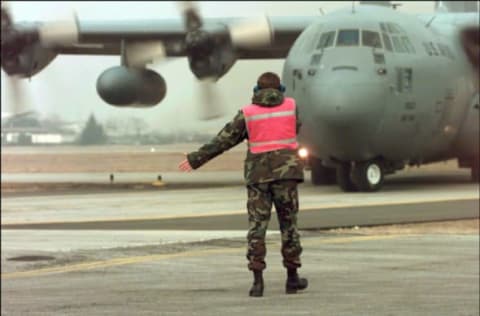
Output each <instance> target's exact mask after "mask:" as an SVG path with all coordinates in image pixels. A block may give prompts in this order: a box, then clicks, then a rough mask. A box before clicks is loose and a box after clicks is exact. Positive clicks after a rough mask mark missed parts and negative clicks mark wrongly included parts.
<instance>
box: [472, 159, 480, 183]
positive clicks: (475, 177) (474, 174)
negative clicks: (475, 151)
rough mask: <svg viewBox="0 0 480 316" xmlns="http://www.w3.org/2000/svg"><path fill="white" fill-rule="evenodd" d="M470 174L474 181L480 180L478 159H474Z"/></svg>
mask: <svg viewBox="0 0 480 316" xmlns="http://www.w3.org/2000/svg"><path fill="white" fill-rule="evenodd" d="M470 175H471V177H472V181H473V182H480V179H479V178H480V168H479V161H478V159H474V160H473V162H472V167H471V168H470Z"/></svg>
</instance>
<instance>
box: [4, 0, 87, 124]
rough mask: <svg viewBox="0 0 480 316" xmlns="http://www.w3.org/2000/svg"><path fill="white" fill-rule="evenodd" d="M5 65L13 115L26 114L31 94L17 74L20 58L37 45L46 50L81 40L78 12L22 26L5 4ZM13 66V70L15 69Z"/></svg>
mask: <svg viewBox="0 0 480 316" xmlns="http://www.w3.org/2000/svg"><path fill="white" fill-rule="evenodd" d="M1 26H2V29H1V63H2V68H3V69H4V70H5V72H6V73H7V75H8V76H7V80H6V84H7V87H8V91H10V92H11V98H10V103H11V104H10V107H11V110H12V112H13V113H12V114H13V115H18V114H22V113H25V112H26V111H28V110H29V109H30V105H29V102H27V98H26V95H27V93H26V92H27V91H25V89H24V87H23V86H22V82H21V79H20V76H19V74H15V73H14V72H13V71H14V70H12V69H15V65H16V63H18V62H19V60H18V55H19V54H20V53H21V52H22V51H23V50H24V49H25V48H26V47H27V46H28V45H31V44H33V43H36V42H38V43H40V44H41V45H42V46H44V47H55V46H57V45H65V44H72V43H74V42H77V41H78V19H77V15H76V13H75V12H72V14H71V15H70V16H67V17H65V18H61V19H59V20H57V21H54V22H45V23H43V24H40V25H38V26H35V27H33V26H29V27H18V26H16V25H14V24H13V19H12V14H11V9H10V6H9V4H8V3H7V2H6V1H2V3H1ZM12 65H13V67H11V66H12Z"/></svg>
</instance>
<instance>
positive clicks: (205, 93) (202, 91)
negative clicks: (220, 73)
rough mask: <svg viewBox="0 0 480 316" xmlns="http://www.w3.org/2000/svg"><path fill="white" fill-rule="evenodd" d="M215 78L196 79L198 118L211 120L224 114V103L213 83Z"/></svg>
mask: <svg viewBox="0 0 480 316" xmlns="http://www.w3.org/2000/svg"><path fill="white" fill-rule="evenodd" d="M215 81H216V79H215V78H205V79H202V80H199V81H198V89H199V96H200V107H199V110H198V118H199V119H200V120H202V121H207V120H213V119H216V118H219V117H222V116H224V115H225V110H224V109H225V104H224V103H223V102H222V101H223V100H222V98H221V96H220V93H219V91H218V89H217V85H216V84H215Z"/></svg>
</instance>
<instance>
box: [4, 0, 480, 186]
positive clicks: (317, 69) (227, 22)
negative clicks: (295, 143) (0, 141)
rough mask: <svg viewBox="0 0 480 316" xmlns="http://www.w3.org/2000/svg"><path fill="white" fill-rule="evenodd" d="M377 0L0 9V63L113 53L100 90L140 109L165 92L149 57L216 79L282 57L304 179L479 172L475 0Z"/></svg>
mask: <svg viewBox="0 0 480 316" xmlns="http://www.w3.org/2000/svg"><path fill="white" fill-rule="evenodd" d="M369 2H372V1H369ZM380 4H381V5H378V4H377V5H372V4H361V5H355V3H352V5H348V6H347V7H346V8H345V9H342V10H338V11H335V12H332V13H328V14H324V15H322V16H309V17H270V18H266V17H265V19H261V20H255V21H249V20H245V19H240V18H223V19H202V18H201V16H200V14H199V12H198V10H197V9H196V7H195V5H194V4H192V3H183V5H184V6H183V9H182V16H183V22H182V21H179V20H158V21H128V22H126V21H124V22H121V21H120V22H117V21H115V22H114V21H112V22H101V23H100V22H93V21H80V20H79V19H78V18H73V19H71V20H67V21H63V22H62V21H59V22H50V23H43V24H39V23H22V24H20V23H14V22H13V21H12V19H11V17H10V14H9V12H8V10H7V9H5V8H3V7H2V47H1V48H2V51H1V53H2V68H3V69H4V71H5V72H6V73H7V74H8V75H10V76H20V77H24V78H27V77H31V76H33V75H35V74H36V73H38V72H40V71H41V70H42V69H44V68H45V67H46V66H47V65H48V64H49V63H50V62H51V61H52V60H53V59H54V58H55V56H57V55H58V54H78V55H120V56H121V65H119V66H116V67H113V68H110V69H107V70H105V72H104V73H102V74H101V75H100V76H99V78H98V81H97V91H98V94H99V95H100V97H101V98H102V99H103V100H104V101H105V102H107V103H109V104H111V105H113V106H119V107H124V106H133V107H145V106H154V105H156V104H158V103H160V102H161V100H162V99H163V98H164V96H165V94H166V83H165V80H163V78H162V76H161V75H160V74H158V73H157V72H155V71H153V70H151V69H148V68H147V67H146V65H147V64H149V63H152V62H155V61H156V60H158V59H162V58H166V57H182V56H186V57H187V58H188V60H189V66H190V69H191V71H192V72H193V74H194V75H195V76H196V77H197V78H198V79H201V80H209V81H211V82H215V81H216V80H218V79H220V78H221V77H222V76H224V75H225V74H227V73H228V71H229V70H230V69H231V67H232V66H233V65H234V64H235V62H236V60H238V59H271V58H285V59H286V60H285V64H284V70H283V79H282V80H283V81H284V84H285V85H286V87H287V92H286V93H287V95H289V96H292V97H294V98H295V99H296V100H297V104H298V107H299V110H300V111H299V112H300V116H301V119H302V121H303V128H302V132H301V135H300V137H299V139H300V141H301V143H302V145H303V146H304V147H306V148H308V150H309V152H310V165H311V169H312V182H313V183H314V184H329V183H334V182H336V183H338V185H339V186H340V187H341V188H342V189H343V190H344V191H376V190H379V189H380V188H381V187H382V184H383V179H384V176H385V175H388V174H391V173H394V172H395V171H397V170H401V169H403V168H404V167H405V166H406V165H421V164H426V163H431V162H435V161H442V160H447V159H453V158H457V159H458V162H459V166H460V167H468V168H471V173H472V179H473V180H476V181H478V178H479V146H478V143H479V105H478V103H479V100H478V98H479V97H478V95H479V89H478V81H476V76H475V72H474V71H473V70H472V68H471V67H470V65H469V62H468V57H467V56H466V54H465V52H464V50H463V48H462V45H461V43H460V32H461V31H462V30H463V29H464V28H466V27H471V26H478V23H479V22H478V21H479V14H478V2H475V4H476V12H459V13H452V12H449V10H448V9H449V6H448V5H446V6H442V7H441V8H443V9H444V11H446V12H441V10H437V11H436V12H435V13H434V14H431V15H419V16H413V15H408V14H404V13H401V12H399V11H397V10H395V5H391V4H390V3H389V2H388V1H386V2H383V3H380ZM438 7H439V8H440V6H438ZM445 8H446V9H447V10H445ZM209 114H212V115H213V116H214V115H215V114H216V113H215V111H213V110H212V111H210V113H209Z"/></svg>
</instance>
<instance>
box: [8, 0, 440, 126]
mask: <svg viewBox="0 0 480 316" xmlns="http://www.w3.org/2000/svg"><path fill="white" fill-rule="evenodd" d="M394 3H401V4H402V6H400V8H399V11H404V12H409V13H430V12H433V7H434V4H433V2H431V1H419V2H408V1H394ZM9 5H10V8H11V11H12V14H13V18H14V20H15V21H30V20H32V21H34V20H50V19H54V18H56V17H58V16H60V15H62V14H65V13H67V12H68V10H70V9H74V10H75V11H76V12H77V14H78V17H79V19H80V20H82V19H88V20H105V21H107V20H118V19H121V20H128V19H162V18H163V19H164V18H175V17H178V9H177V4H176V3H175V2H140V1H139V2H100V1H98V2H97V1H95V2H86V1H85V2H84V1H82V2H70V1H66V2H37V1H35V2H23V1H22V2H10V3H9ZM351 5H352V3H351V2H333V1H322V2H320V1H319V2H293V1H292V2H284V1H279V2H274V1H273V2H256V1H252V2H243V1H242V2H207V1H205V2H198V6H199V8H200V11H201V13H202V15H203V16H204V17H219V16H227V17H228V16H260V15H263V14H267V15H270V16H287V15H297V16H305V15H320V11H319V8H322V9H323V11H325V12H326V13H328V12H331V11H334V10H336V9H339V8H341V7H345V6H351ZM54 12H55V13H54ZM119 61H120V60H119V57H105V56H104V57H98V56H58V57H57V58H56V59H55V60H54V61H53V62H52V63H51V64H50V65H49V66H48V67H47V68H46V69H44V70H43V71H42V72H41V73H40V74H38V75H36V76H34V77H33V78H32V79H31V81H30V82H28V81H26V80H23V81H22V86H23V88H24V91H26V93H25V98H27V100H29V101H30V102H29V104H31V105H32V109H35V110H37V111H38V112H40V113H42V114H43V115H45V116H51V115H54V114H56V115H58V116H60V117H61V118H63V119H65V120H69V121H79V122H83V121H85V120H86V119H87V117H88V116H89V115H90V113H92V112H94V114H95V116H96V117H97V118H98V119H99V120H100V121H101V122H105V121H106V120H107V119H108V118H115V119H119V120H125V119H126V118H128V117H130V116H136V117H141V118H144V119H145V120H146V121H147V123H148V124H149V125H150V127H151V128H152V129H157V130H161V131H175V130H179V129H180V130H199V131H208V132H215V131H217V130H218V129H219V128H221V127H222V126H223V125H224V122H226V121H227V120H229V119H230V118H231V117H232V116H233V115H234V114H235V112H236V111H237V110H238V109H239V108H240V107H241V106H242V105H244V104H245V103H247V102H248V101H249V98H250V96H251V89H252V87H253V85H254V83H255V80H256V78H257V77H258V75H259V74H260V73H261V72H264V71H274V72H277V73H280V74H281V72H282V65H283V61H282V60H272V61H237V63H236V64H235V65H234V67H233V68H232V69H231V70H230V72H229V73H227V75H226V76H224V77H223V78H222V79H220V81H219V83H218V89H219V92H220V96H221V98H222V100H224V101H225V106H226V108H227V114H226V116H225V117H223V118H221V119H217V120H213V121H208V122H202V121H198V120H197V118H196V112H195V110H196V107H198V106H199V105H198V102H197V96H198V93H197V89H198V86H197V85H196V83H195V78H194V76H193V75H192V74H191V73H190V70H189V67H188V62H187V59H186V58H176V59H168V61H166V62H163V63H161V64H157V65H154V66H149V68H152V69H154V70H156V71H157V72H159V73H160V74H161V75H162V76H164V78H165V80H166V82H167V87H168V91H167V96H166V97H165V99H164V100H163V101H162V102H161V103H160V104H159V105H157V106H156V107H153V108H149V109H120V108H115V107H112V106H110V105H108V104H106V103H105V102H103V101H102V100H101V99H100V97H99V96H98V95H97V93H96V89H95V84H96V80H97V77H98V76H99V75H100V74H101V73H102V72H103V71H104V70H105V69H107V68H109V67H112V66H116V65H118V64H119ZM5 76H6V75H5V73H4V72H3V70H2V78H1V79H2V85H1V94H2V113H4V112H8V111H9V102H10V96H11V93H9V90H8V89H7V87H8V85H6V80H5ZM172 123H173V124H172Z"/></svg>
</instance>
